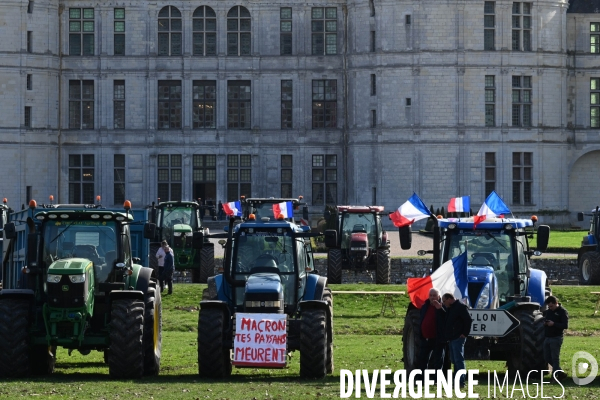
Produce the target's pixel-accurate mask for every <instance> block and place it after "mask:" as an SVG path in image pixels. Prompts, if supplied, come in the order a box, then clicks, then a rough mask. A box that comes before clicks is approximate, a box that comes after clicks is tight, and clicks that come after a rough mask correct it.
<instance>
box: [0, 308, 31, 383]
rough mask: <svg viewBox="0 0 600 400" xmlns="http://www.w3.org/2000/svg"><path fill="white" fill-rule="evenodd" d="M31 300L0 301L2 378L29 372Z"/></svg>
mask: <svg viewBox="0 0 600 400" xmlns="http://www.w3.org/2000/svg"><path fill="white" fill-rule="evenodd" d="M28 342H29V301H28V300H19V299H6V300H2V301H0V378H22V377H25V376H27V375H28V374H29V347H28Z"/></svg>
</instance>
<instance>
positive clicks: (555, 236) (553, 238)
mask: <svg viewBox="0 0 600 400" xmlns="http://www.w3.org/2000/svg"><path fill="white" fill-rule="evenodd" d="M587 234H588V231H557V230H552V227H550V240H549V242H548V252H553V251H565V250H567V249H572V250H574V251H576V250H577V249H578V248H580V247H581V241H582V240H583V237H584V236H587ZM529 244H530V246H532V247H534V248H535V246H536V245H537V236H536V235H534V238H533V239H529Z"/></svg>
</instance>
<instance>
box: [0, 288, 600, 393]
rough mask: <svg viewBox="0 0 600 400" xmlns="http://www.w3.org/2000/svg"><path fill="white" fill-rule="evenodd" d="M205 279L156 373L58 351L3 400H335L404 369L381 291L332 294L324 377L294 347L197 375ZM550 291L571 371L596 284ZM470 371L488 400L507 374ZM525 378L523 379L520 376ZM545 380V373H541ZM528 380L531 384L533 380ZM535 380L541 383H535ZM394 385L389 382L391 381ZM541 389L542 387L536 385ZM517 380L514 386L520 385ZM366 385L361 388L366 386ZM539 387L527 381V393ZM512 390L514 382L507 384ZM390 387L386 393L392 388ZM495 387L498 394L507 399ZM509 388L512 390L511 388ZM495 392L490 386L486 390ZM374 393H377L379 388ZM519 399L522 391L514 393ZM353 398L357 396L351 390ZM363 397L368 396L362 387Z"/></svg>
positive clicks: (586, 344) (176, 298)
mask: <svg viewBox="0 0 600 400" xmlns="http://www.w3.org/2000/svg"><path fill="white" fill-rule="evenodd" d="M203 288H204V285H189V284H187V285H184V284H178V285H175V288H174V294H173V295H171V296H165V297H164V301H163V328H164V337H163V356H162V365H161V373H160V375H159V376H158V377H151V378H144V379H141V380H139V381H130V380H123V381H119V380H117V381H115V380H111V379H110V378H109V376H108V368H107V366H106V365H105V364H104V363H103V358H102V353H99V352H92V353H91V354H90V355H88V356H82V355H80V354H79V353H78V352H73V353H72V355H71V356H69V355H68V354H67V351H66V350H64V349H61V350H59V351H58V361H57V368H56V372H55V373H54V374H53V375H51V376H47V377H43V378H42V377H34V378H28V379H23V380H12V381H7V380H2V381H0V398H11V399H12V398H23V397H37V398H48V397H51V398H56V399H62V398H65V399H66V398H77V399H88V398H89V399H105V398H106V399H134V398H140V399H151V398H155V399H158V398H160V399H205V398H206V399H273V398H276V399H305V398H319V397H325V398H339V395H340V376H339V375H340V372H339V371H340V369H348V370H352V371H354V370H357V369H361V370H362V369H366V370H369V371H373V370H375V369H391V370H392V371H395V370H399V369H403V364H402V361H401V360H402V336H401V335H400V333H401V331H402V326H403V324H404V312H405V310H406V306H407V304H408V299H407V297H406V296H402V297H398V298H397V299H396V301H395V303H394V306H395V309H396V311H397V315H393V313H390V312H388V313H387V314H386V316H380V310H381V303H382V296H380V295H366V296H357V295H343V294H338V295H334V314H335V321H334V329H335V339H334V344H335V346H334V359H335V372H334V375H333V376H331V377H328V378H326V379H324V380H316V381H301V380H299V378H298V374H299V364H298V359H299V353H293V356H292V359H291V362H290V363H289V364H288V368H286V369H281V370H256V369H234V370H233V375H232V377H231V378H230V379H228V380H225V381H212V380H204V379H200V378H199V377H198V375H197V371H198V366H197V347H196V346H197V344H196V326H197V318H198V311H197V305H198V302H199V300H200V297H201V293H202V289H203ZM332 289H333V290H334V291H335V290H367V291H381V290H405V287H403V286H399V285H393V286H385V285H360V284H354V285H332ZM553 290H554V293H555V294H556V295H557V296H558V297H559V299H560V300H561V301H562V302H563V304H564V305H565V307H566V308H567V309H568V310H569V313H570V315H571V322H572V323H571V327H572V329H571V330H569V332H568V335H569V336H567V337H566V339H565V343H564V345H563V349H562V354H561V360H562V364H563V368H566V369H569V371H568V372H569V375H570V374H571V371H570V368H571V358H572V357H573V355H574V354H575V352H577V351H581V350H583V351H587V352H589V353H591V354H592V355H593V356H594V357H596V358H597V359H600V350H599V349H600V316H598V317H594V316H593V311H594V306H595V300H596V299H595V298H592V297H591V296H590V295H589V292H590V291H600V287H577V286H570V287H566V286H556V287H554V288H553ZM467 368H468V369H479V370H480V375H479V378H478V380H479V385H478V386H477V387H476V390H475V391H476V393H478V394H479V395H480V397H483V398H487V397H488V395H487V391H488V384H487V371H490V370H491V371H498V374H500V375H501V374H502V372H504V363H503V362H497V361H467ZM524 379H525V378H524V377H523V380H524ZM546 380H547V378H546ZM530 383H532V382H530ZM536 383H538V384H539V381H538V382H536ZM563 384H564V385H565V393H564V397H565V398H589V399H597V398H600V379H596V381H594V383H592V385H590V386H584V387H578V386H576V385H575V384H574V383H573V381H572V380H571V379H568V380H566V381H564V382H563ZM392 387H393V385H392ZM538 387H539V386H538ZM518 388H519V386H518V385H517V389H518ZM363 389H364V388H363ZM535 389H536V386H533V385H530V386H529V390H530V394H531V395H532V396H534V395H535ZM511 390H512V382H511ZM388 393H391V391H389V392H388ZM503 393H504V396H501V395H500V394H499V392H498V393H497V395H496V398H506V388H505V389H504V392H503ZM509 394H510V393H509ZM562 394H563V393H562V388H561V387H560V386H558V385H550V384H545V385H544V396H557V397H558V396H560V395H562ZM491 395H492V397H493V392H492V393H491ZM376 397H379V392H377V395H376ZM512 397H513V398H515V397H522V392H520V391H516V392H514V394H513V395H512ZM352 398H354V395H353V396H352ZM362 398H366V395H365V392H364V390H363V392H362Z"/></svg>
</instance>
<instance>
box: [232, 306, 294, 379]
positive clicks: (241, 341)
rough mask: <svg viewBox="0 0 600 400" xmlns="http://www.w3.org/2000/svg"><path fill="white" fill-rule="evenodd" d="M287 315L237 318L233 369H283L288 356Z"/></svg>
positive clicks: (236, 316) (256, 315)
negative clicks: (235, 366) (238, 367)
mask: <svg viewBox="0 0 600 400" xmlns="http://www.w3.org/2000/svg"><path fill="white" fill-rule="evenodd" d="M286 324H287V315H286V314H249V313H236V314H235V338H234V340H233V365H237V366H241V367H267V368H277V367H279V368H281V367H285V365H286V359H287V358H286V356H287V330H286Z"/></svg>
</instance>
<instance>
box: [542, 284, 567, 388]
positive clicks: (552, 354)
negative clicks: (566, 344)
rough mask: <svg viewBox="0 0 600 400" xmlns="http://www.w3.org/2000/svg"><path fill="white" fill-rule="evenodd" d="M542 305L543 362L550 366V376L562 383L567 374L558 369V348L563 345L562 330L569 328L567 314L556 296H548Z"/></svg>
mask: <svg viewBox="0 0 600 400" xmlns="http://www.w3.org/2000/svg"><path fill="white" fill-rule="evenodd" d="M544 304H546V305H547V306H548V309H547V310H546V311H544V335H545V337H546V339H545V340H544V361H545V362H547V363H548V364H550V365H551V366H552V376H553V377H554V379H556V380H558V381H562V380H563V379H565V378H566V377H567V374H566V372H565V371H563V369H562V368H561V367H560V348H561V347H562V343H563V335H564V330H565V329H567V328H568V327H569V312H568V311H567V309H566V308H564V307H563V306H562V304H561V303H559V302H558V299H557V298H556V296H548V297H547V298H546V301H544Z"/></svg>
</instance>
